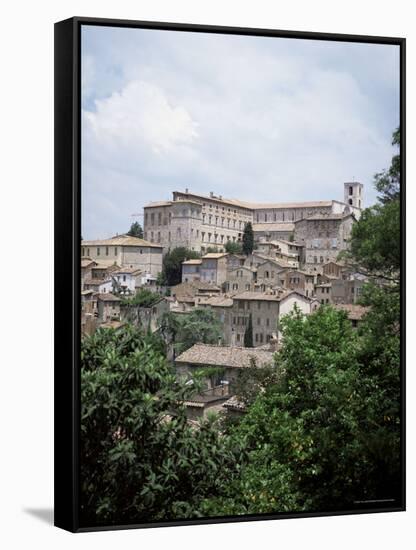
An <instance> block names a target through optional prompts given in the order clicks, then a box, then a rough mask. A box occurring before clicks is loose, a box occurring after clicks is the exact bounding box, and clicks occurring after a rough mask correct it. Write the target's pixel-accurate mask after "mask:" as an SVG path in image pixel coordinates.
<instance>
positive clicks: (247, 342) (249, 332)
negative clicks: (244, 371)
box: [244, 314, 254, 348]
mask: <svg viewBox="0 0 416 550" xmlns="http://www.w3.org/2000/svg"><path fill="white" fill-rule="evenodd" d="M244 347H245V348H252V347H254V346H253V320H252V318H251V314H250V317H249V318H248V325H247V327H246V330H245V332H244Z"/></svg>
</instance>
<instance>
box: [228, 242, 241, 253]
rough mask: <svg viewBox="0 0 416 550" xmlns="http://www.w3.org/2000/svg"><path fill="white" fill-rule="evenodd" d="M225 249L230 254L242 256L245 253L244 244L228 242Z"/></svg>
mask: <svg viewBox="0 0 416 550" xmlns="http://www.w3.org/2000/svg"><path fill="white" fill-rule="evenodd" d="M224 248H225V251H226V252H228V253H229V254H241V253H242V252H243V247H242V244H241V243H239V242H235V241H227V242H226V243H225V247H224Z"/></svg>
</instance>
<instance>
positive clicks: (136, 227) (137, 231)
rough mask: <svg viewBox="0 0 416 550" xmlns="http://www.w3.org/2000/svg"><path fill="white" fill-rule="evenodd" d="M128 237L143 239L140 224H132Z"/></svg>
mask: <svg viewBox="0 0 416 550" xmlns="http://www.w3.org/2000/svg"><path fill="white" fill-rule="evenodd" d="M127 235H129V236H130V237H138V238H139V239H143V229H142V226H141V225H140V224H139V222H133V223H132V224H131V226H130V229H129V231H128V233H127Z"/></svg>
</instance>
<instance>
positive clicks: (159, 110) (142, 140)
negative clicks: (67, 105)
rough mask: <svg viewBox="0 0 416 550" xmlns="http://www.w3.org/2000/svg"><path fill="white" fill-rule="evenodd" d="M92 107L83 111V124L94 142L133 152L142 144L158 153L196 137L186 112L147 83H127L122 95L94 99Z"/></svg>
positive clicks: (187, 142) (192, 123)
mask: <svg viewBox="0 0 416 550" xmlns="http://www.w3.org/2000/svg"><path fill="white" fill-rule="evenodd" d="M95 107H96V110H95V111H94V112H89V111H84V121H85V124H86V125H87V126H89V127H90V130H91V132H92V133H93V134H94V136H95V139H96V140H97V142H107V143H109V144H111V143H116V144H117V145H121V146H122V147H125V148H128V149H131V150H133V151H134V149H135V148H136V147H137V146H139V145H145V146H147V147H149V148H150V149H151V151H152V152H154V153H161V152H164V151H170V150H171V149H173V148H175V147H177V146H181V145H188V144H190V143H192V142H193V141H194V140H195V139H196V137H197V131H196V124H195V122H194V121H193V120H192V118H191V117H190V115H189V113H188V112H187V111H186V109H184V108H183V107H182V106H180V105H177V106H174V105H172V104H170V103H169V101H168V99H167V97H166V95H165V94H164V92H163V90H161V89H160V88H159V87H158V86H156V85H154V84H151V83H148V82H142V81H133V82H129V83H128V84H127V86H126V87H125V88H123V90H121V92H114V93H113V94H112V95H111V96H110V97H108V98H105V99H97V100H95ZM87 131H88V129H87Z"/></svg>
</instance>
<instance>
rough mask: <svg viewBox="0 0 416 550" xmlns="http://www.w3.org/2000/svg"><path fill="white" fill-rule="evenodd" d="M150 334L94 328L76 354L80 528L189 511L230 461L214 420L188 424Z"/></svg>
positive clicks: (180, 393)
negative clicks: (78, 356)
mask: <svg viewBox="0 0 416 550" xmlns="http://www.w3.org/2000/svg"><path fill="white" fill-rule="evenodd" d="M190 391H191V390H190V388H189V386H185V385H183V384H181V383H180V382H179V381H178V380H177V378H176V376H175V374H174V372H173V371H172V370H171V367H170V366H169V365H168V363H167V362H166V360H165V358H164V356H163V354H162V353H161V352H160V346H158V344H157V342H156V338H155V337H154V336H150V335H145V334H144V333H141V332H140V331H138V330H137V329H134V328H132V327H124V328H122V329H119V330H118V331H114V330H102V329H101V330H98V331H97V332H96V333H95V334H94V335H93V336H91V337H87V338H85V339H84V340H83V342H82V351H81V404H82V408H81V447H80V453H81V454H80V457H81V518H82V524H83V525H97V524H104V523H107V524H111V523H113V524H114V523H120V524H122V523H129V522H130V523H131V522H146V521H152V520H167V519H177V518H181V517H188V516H190V515H191V514H192V513H193V512H194V510H196V509H198V503H199V502H200V501H201V499H202V498H204V497H205V498H206V497H208V496H212V495H215V494H217V492H218V490H219V488H220V487H221V486H223V485H225V484H226V479H225V478H224V474H223V472H227V471H228V470H229V469H230V467H231V464H232V463H234V462H235V456H234V455H233V454H232V453H231V451H230V450H229V449H228V447H227V446H226V443H227V441H226V440H224V439H222V438H221V436H220V435H219V431H218V429H217V427H216V425H215V421H213V420H207V421H206V422H203V423H202V424H201V426H200V428H199V429H197V430H196V429H194V428H192V427H190V425H189V424H188V423H187V420H186V417H185V414H184V410H183V408H182V407H181V405H180V402H181V401H182V400H183V399H184V398H186V397H187V396H189V392H190Z"/></svg>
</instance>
